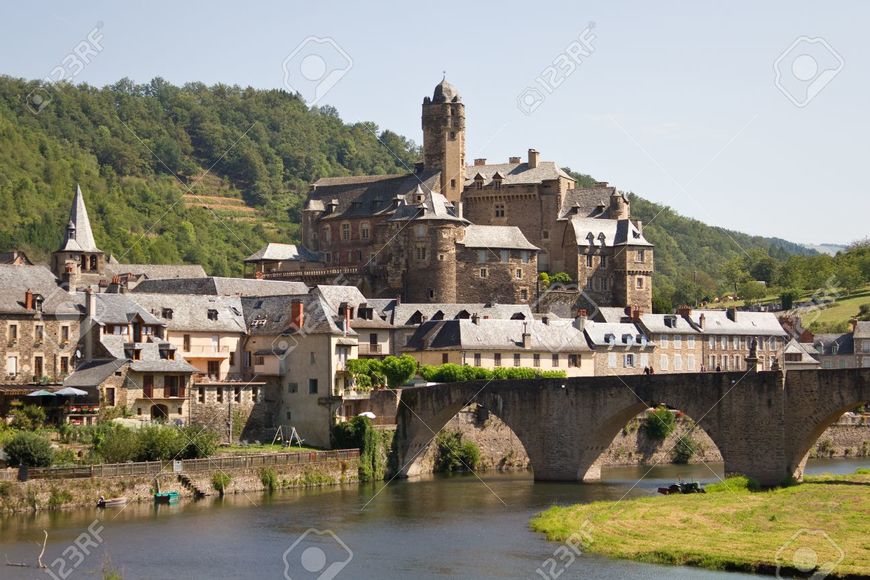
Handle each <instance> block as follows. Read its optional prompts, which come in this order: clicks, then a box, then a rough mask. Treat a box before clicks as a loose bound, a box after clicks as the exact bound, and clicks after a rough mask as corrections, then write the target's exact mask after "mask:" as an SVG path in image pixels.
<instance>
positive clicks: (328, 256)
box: [324, 252, 332, 264]
mask: <svg viewBox="0 0 870 580" xmlns="http://www.w3.org/2000/svg"><path fill="white" fill-rule="evenodd" d="M324 260H325V261H326V263H327V264H330V263H332V253H331V252H326V254H324Z"/></svg>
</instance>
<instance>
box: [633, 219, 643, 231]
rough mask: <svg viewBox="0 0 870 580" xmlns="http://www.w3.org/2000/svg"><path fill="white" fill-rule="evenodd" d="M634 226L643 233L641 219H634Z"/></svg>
mask: <svg viewBox="0 0 870 580" xmlns="http://www.w3.org/2000/svg"><path fill="white" fill-rule="evenodd" d="M634 227H636V228H637V231H638V232H640V235H643V222H642V221H641V220H636V221H635V222H634Z"/></svg>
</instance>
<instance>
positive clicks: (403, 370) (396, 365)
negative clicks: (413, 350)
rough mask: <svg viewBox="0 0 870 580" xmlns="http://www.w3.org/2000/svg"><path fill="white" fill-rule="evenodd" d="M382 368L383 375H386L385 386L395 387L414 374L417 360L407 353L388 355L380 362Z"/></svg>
mask: <svg viewBox="0 0 870 580" xmlns="http://www.w3.org/2000/svg"><path fill="white" fill-rule="evenodd" d="M382 369H383V373H384V376H386V377H387V386H388V387H390V388H391V389H395V388H396V387H398V386H400V385H402V384H404V383H406V382H408V380H410V379H411V377H413V376H414V374H415V373H416V372H417V361H416V360H414V357H412V356H410V355H407V354H403V355H402V356H388V357H387V358H385V359H384V360H383V362H382Z"/></svg>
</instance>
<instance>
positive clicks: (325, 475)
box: [0, 452, 359, 513]
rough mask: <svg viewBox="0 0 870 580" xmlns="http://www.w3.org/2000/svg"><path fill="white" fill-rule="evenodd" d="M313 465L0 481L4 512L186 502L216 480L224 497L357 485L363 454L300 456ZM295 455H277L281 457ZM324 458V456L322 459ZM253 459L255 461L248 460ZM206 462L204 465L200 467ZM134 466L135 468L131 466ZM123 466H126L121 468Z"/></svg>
mask: <svg viewBox="0 0 870 580" xmlns="http://www.w3.org/2000/svg"><path fill="white" fill-rule="evenodd" d="M313 453H318V455H317V456H316V459H315V460H314V461H311V460H308V461H305V462H301V461H300V462H289V463H282V462H277V461H275V462H272V461H268V459H269V458H270V456H268V455H265V456H262V457H263V461H262V462H256V461H252V462H251V463H262V466H257V467H235V466H234V463H235V462H234V461H233V459H234V458H233V457H229V456H223V457H220V456H219V457H215V458H213V459H207V460H194V461H193V462H191V461H187V462H184V461H182V462H181V463H182V465H186V464H190V463H196V462H200V463H201V464H200V465H198V466H197V468H196V469H195V470H186V469H184V468H182V471H181V472H179V473H176V472H175V471H174V470H173V464H172V463H166V464H165V465H163V466H160V465H158V466H157V467H159V468H160V469H159V471H157V472H156V473H148V474H143V475H115V476H105V477H103V476H100V477H74V478H72V477H65V478H39V479H30V480H29V481H23V482H20V481H0V513H15V512H27V511H30V512H35V511H43V510H60V509H68V508H77V507H93V506H94V505H96V502H97V499H98V498H99V497H100V496H102V497H106V498H114V497H126V498H127V499H128V500H129V501H130V502H153V501H154V493H155V492H156V491H158V490H159V491H170V490H172V491H178V492H179V494H180V495H181V497H182V499H185V498H186V499H195V498H196V497H201V496H202V495H218V494H219V492H218V491H217V490H216V489H215V486H214V483H215V480H216V479H218V477H219V478H224V477H225V478H226V479H225V483H226V487H225V489H224V490H223V494H224V495H234V494H247V493H260V492H263V491H271V490H275V489H289V488H297V487H319V486H326V485H337V484H341V483H353V482H356V481H358V472H359V456H358V455H357V454H356V453H350V454H349V456H348V457H344V456H342V457H341V458H332V457H330V456H329V455H328V452H312V453H305V454H301V455H302V456H303V457H302V459H308V458H309V456H310V455H312V454H313ZM287 455H293V454H286V453H284V454H276V456H277V457H282V456H287ZM320 455H325V457H324V458H322V459H321V458H320ZM247 458H250V459H257V458H255V457H252V456H247ZM202 463H204V464H205V465H202ZM131 465H132V464H131ZM121 466H122V467H123V464H121Z"/></svg>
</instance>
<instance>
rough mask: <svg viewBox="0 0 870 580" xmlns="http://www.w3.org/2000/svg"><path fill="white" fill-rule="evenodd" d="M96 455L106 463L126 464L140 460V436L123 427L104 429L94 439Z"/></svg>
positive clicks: (115, 426) (93, 447)
mask: <svg viewBox="0 0 870 580" xmlns="http://www.w3.org/2000/svg"><path fill="white" fill-rule="evenodd" d="M92 449H93V451H94V454H95V455H96V456H97V458H98V459H99V460H100V461H103V462H105V463H124V462H126V461H134V460H136V459H139V457H140V456H141V451H142V444H141V441H140V435H139V433H137V432H136V431H133V430H131V429H128V428H126V427H124V426H122V425H112V427H111V428H108V429H107V428H103V429H101V430H100V431H99V436H98V437H96V438H94V443H93V446H92Z"/></svg>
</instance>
